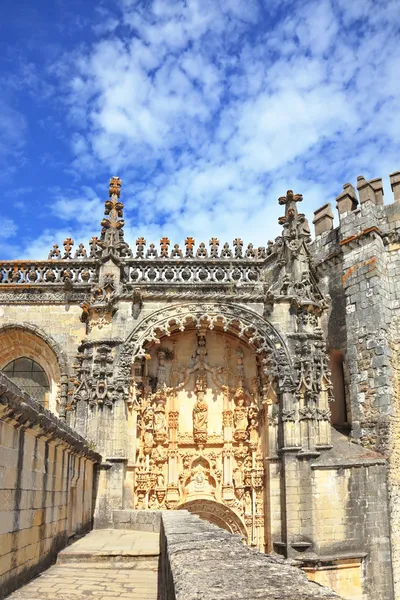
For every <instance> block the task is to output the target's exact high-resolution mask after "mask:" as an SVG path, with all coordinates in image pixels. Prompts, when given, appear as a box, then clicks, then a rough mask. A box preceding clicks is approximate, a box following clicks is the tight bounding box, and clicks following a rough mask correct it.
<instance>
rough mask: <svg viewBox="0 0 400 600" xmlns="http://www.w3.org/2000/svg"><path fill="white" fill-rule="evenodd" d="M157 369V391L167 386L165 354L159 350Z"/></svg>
mask: <svg viewBox="0 0 400 600" xmlns="http://www.w3.org/2000/svg"><path fill="white" fill-rule="evenodd" d="M157 358H158V369H157V389H160V388H162V387H164V386H166V385H167V367H166V366H165V352H164V350H160V351H159V352H158V353H157Z"/></svg>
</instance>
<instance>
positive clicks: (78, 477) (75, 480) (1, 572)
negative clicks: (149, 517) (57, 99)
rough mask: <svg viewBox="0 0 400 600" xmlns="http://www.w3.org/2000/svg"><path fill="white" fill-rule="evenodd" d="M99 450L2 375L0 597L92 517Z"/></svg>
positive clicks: (39, 567) (46, 562)
mask: <svg viewBox="0 0 400 600" xmlns="http://www.w3.org/2000/svg"><path fill="white" fill-rule="evenodd" d="M100 460H101V457H100V455H98V454H97V453H95V452H93V451H92V450H91V449H90V448H89V447H88V446H87V444H86V442H85V440H84V439H83V438H81V437H80V436H78V435H77V434H76V433H75V432H74V431H73V430H72V429H70V428H69V427H67V426H66V425H65V423H63V422H62V421H60V420H59V419H58V418H56V417H55V416H54V415H52V413H50V411H48V410H46V409H44V408H42V407H41V406H40V405H39V404H38V403H37V402H35V401H34V400H32V399H31V398H29V397H28V396H27V395H26V394H24V393H23V392H22V391H21V390H20V389H19V388H18V387H17V386H15V385H14V384H13V383H12V382H11V381H10V380H9V379H7V377H5V375H3V374H2V373H0V597H4V596H5V595H7V594H9V593H10V592H11V591H13V590H14V589H16V588H17V587H18V586H20V585H22V584H23V583H24V582H26V581H27V580H28V579H30V578H31V577H33V576H35V575H36V574H37V573H38V572H40V571H41V570H43V569H44V568H46V567H47V566H49V564H51V562H52V561H53V560H54V559H55V557H56V554H57V552H58V551H59V550H60V549H61V548H62V547H63V546H65V545H66V543H67V541H68V537H69V536H70V535H74V534H77V533H81V532H85V531H88V530H89V529H90V527H91V522H92V507H93V475H94V467H95V465H96V463H98V462H99V461H100Z"/></svg>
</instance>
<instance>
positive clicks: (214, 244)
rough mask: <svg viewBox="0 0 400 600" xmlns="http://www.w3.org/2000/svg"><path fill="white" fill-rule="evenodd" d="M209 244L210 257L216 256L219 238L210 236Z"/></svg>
mask: <svg viewBox="0 0 400 600" xmlns="http://www.w3.org/2000/svg"><path fill="white" fill-rule="evenodd" d="M209 244H210V246H211V250H210V256H211V258H218V246H219V240H218V239H217V238H215V237H214V238H211V240H210V242H209Z"/></svg>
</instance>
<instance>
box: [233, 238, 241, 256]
mask: <svg viewBox="0 0 400 600" xmlns="http://www.w3.org/2000/svg"><path fill="white" fill-rule="evenodd" d="M233 246H234V248H235V258H242V249H243V240H241V239H240V238H235V239H234V240H233Z"/></svg>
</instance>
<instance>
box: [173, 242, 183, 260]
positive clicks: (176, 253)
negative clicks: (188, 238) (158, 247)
mask: <svg viewBox="0 0 400 600" xmlns="http://www.w3.org/2000/svg"><path fill="white" fill-rule="evenodd" d="M171 258H183V256H182V250H181V249H180V248H179V244H174V247H173V249H172V250H171Z"/></svg>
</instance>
